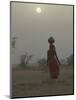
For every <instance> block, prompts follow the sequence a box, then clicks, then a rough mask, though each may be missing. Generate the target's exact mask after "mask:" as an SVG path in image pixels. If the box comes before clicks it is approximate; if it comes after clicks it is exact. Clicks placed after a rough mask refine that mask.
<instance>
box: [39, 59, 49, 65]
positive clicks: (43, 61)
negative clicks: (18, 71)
mask: <svg viewBox="0 0 76 100" xmlns="http://www.w3.org/2000/svg"><path fill="white" fill-rule="evenodd" d="M38 64H39V65H41V66H46V65H47V60H46V59H45V58H42V59H39V60H38Z"/></svg>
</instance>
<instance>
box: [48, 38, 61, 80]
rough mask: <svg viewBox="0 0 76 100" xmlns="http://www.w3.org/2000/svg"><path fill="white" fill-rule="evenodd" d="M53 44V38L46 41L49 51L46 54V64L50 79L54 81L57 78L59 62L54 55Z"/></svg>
mask: <svg viewBox="0 0 76 100" xmlns="http://www.w3.org/2000/svg"><path fill="white" fill-rule="evenodd" d="M54 42H55V40H54V38H53V37H50V38H49V39H48V43H49V50H48V52H47V63H48V67H49V72H50V76H51V78H53V79H56V78H58V76H59V65H60V61H59V59H58V57H57V54H56V49H55V46H54V44H53V43H54Z"/></svg>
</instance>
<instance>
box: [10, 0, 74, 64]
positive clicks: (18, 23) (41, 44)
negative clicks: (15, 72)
mask: <svg viewBox="0 0 76 100" xmlns="http://www.w3.org/2000/svg"><path fill="white" fill-rule="evenodd" d="M37 7H40V8H41V13H37V12H36V8H37ZM14 36H16V37H18V38H17V41H16V49H13V50H12V52H13V55H12V56H13V57H12V59H13V63H18V62H19V59H20V55H22V54H24V52H28V54H33V55H34V56H33V59H32V61H36V60H37V59H38V58H43V57H44V58H46V57H47V50H48V38H49V37H50V36H53V37H54V39H55V46H56V51H57V54H58V57H59V59H61V58H66V57H67V56H69V55H70V54H72V53H73V6H63V5H48V4H31V3H14V2H12V4H11V37H14Z"/></svg>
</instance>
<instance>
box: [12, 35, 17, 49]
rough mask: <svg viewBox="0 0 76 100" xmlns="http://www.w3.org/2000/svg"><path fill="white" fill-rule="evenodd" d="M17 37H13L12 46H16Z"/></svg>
mask: <svg viewBox="0 0 76 100" xmlns="http://www.w3.org/2000/svg"><path fill="white" fill-rule="evenodd" d="M16 40H17V37H13V38H12V48H15V44H16Z"/></svg>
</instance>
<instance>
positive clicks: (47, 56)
mask: <svg viewBox="0 0 76 100" xmlns="http://www.w3.org/2000/svg"><path fill="white" fill-rule="evenodd" d="M48 61H49V56H48V51H47V65H48Z"/></svg>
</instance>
